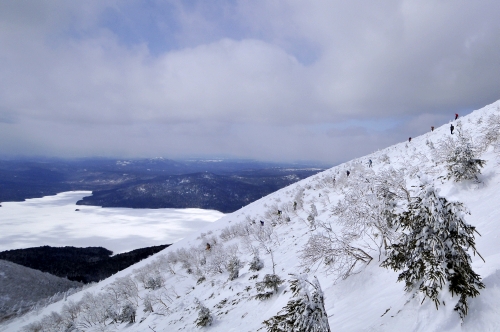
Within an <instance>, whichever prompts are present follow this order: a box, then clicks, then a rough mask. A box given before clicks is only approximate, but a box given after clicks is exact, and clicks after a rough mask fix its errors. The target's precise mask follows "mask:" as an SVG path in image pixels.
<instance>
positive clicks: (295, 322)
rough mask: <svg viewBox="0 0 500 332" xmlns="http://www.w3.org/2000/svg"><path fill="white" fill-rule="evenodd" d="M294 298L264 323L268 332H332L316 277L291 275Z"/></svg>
mask: <svg viewBox="0 0 500 332" xmlns="http://www.w3.org/2000/svg"><path fill="white" fill-rule="evenodd" d="M291 276H292V279H291V280H290V289H291V290H292V294H293V298H292V299H291V300H290V301H288V303H287V305H286V306H285V307H284V308H283V309H282V310H281V311H280V312H279V313H278V314H277V315H276V316H273V317H271V318H270V319H268V320H266V321H264V322H263V324H264V325H266V327H267V331H268V332H330V331H331V330H330V325H329V324H328V315H327V314H326V310H325V297H324V294H323V291H322V290H321V286H320V284H319V281H318V279H317V278H316V277H314V279H313V281H312V282H309V281H308V280H307V275H295V274H291ZM311 290H312V292H311Z"/></svg>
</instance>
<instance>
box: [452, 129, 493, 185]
mask: <svg viewBox="0 0 500 332" xmlns="http://www.w3.org/2000/svg"><path fill="white" fill-rule="evenodd" d="M453 145H454V146H453V148H452V149H451V151H449V153H448V156H447V158H446V163H447V168H448V178H453V179H454V180H455V181H456V182H459V181H462V180H477V175H478V174H481V167H484V165H485V164H486V161H485V160H482V159H478V158H476V155H477V154H478V151H477V149H476V148H475V147H474V145H473V144H472V139H471V138H470V137H469V136H468V135H467V134H465V133H463V132H462V131H459V132H458V138H457V140H456V141H455V142H454V144H453Z"/></svg>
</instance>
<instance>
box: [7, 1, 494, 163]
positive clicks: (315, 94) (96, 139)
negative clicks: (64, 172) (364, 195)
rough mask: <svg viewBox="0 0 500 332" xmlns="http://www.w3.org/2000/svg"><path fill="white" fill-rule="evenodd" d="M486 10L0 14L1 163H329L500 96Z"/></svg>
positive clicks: (16, 10)
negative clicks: (41, 159)
mask: <svg viewBox="0 0 500 332" xmlns="http://www.w3.org/2000/svg"><path fill="white" fill-rule="evenodd" d="M498 12H500V3H498V2H495V1H480V2H475V3H472V2H469V1H441V2H435V1H426V0H424V1H388V2H384V3H383V4H380V3H377V4H375V3H373V2H371V1H350V2H348V3H345V2H343V1H315V2H309V1H272V2H271V1H263V0H262V1H252V2H248V1H213V2H206V1H190V2H186V1H150V2H147V3H146V2H142V1H71V2H68V1H39V2H36V3H34V2H31V1H18V0H12V1H9V0H8V1H2V3H1V4H0V73H2V75H0V155H7V156H10V155H50V156H62V157H80V156H96V155H99V156H121V157H149V156H164V157H169V158H180V157H190V156H212V155H226V156H234V157H245V158H256V159H264V160H276V161H291V160H307V159H308V160H318V161H326V162H331V163H336V162H341V161H345V160H347V159H349V158H352V157H355V156H359V155H362V154H365V153H368V152H371V151H373V150H375V149H377V148H381V147H384V146H386V145H388V144H392V143H395V142H398V141H402V140H405V139H407V137H408V136H416V135H418V134H421V133H423V132H425V131H427V130H428V129H429V128H430V126H431V125H435V126H438V125H441V124H444V123H446V122H447V121H448V120H450V119H451V117H452V116H453V114H454V113H455V112H458V113H460V114H465V113H468V112H470V111H471V110H473V109H476V108H480V107H482V106H484V105H486V104H489V103H491V102H493V101H495V100H497V99H499V98H500V93H499V88H498V87H499V86H500V76H499V75H497V73H498V72H500V61H498V50H499V49H500V33H499V32H500V21H499V20H498V19H497V17H496V13H498Z"/></svg>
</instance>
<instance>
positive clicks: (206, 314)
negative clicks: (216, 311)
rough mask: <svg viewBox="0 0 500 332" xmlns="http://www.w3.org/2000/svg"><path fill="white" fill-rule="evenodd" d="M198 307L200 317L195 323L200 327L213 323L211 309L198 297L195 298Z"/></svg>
mask: <svg viewBox="0 0 500 332" xmlns="http://www.w3.org/2000/svg"><path fill="white" fill-rule="evenodd" d="M195 301H196V304H197V307H198V318H197V319H196V321H195V323H196V326H198V327H205V326H209V325H212V323H213V321H214V318H213V316H212V313H211V312H210V310H209V309H208V308H207V307H205V306H204V305H203V303H201V302H200V301H199V300H198V299H196V300H195Z"/></svg>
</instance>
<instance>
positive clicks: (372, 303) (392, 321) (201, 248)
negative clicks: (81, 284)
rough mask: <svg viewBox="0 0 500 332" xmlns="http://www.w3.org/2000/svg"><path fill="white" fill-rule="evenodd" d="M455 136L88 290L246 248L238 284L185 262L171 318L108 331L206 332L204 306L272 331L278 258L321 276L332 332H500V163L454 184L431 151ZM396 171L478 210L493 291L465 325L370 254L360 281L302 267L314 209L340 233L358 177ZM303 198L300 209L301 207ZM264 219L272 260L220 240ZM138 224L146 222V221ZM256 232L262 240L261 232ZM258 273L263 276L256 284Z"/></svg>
mask: <svg viewBox="0 0 500 332" xmlns="http://www.w3.org/2000/svg"><path fill="white" fill-rule="evenodd" d="M491 114H500V101H498V102H495V103H494V104H492V105H489V106H486V107H485V108H483V109H481V110H477V111H475V112H473V113H471V114H470V115H468V116H466V117H464V118H460V119H459V120H458V121H453V124H454V126H455V128H456V131H455V134H456V133H457V131H458V129H460V127H462V129H464V130H468V131H469V133H470V134H471V136H472V139H473V140H474V143H478V142H479V141H480V139H481V136H482V131H481V130H482V129H484V125H485V123H486V120H487V118H488V116H489V115H491ZM451 115H453V114H451ZM430 125H433V124H429V126H430ZM449 135H450V131H449V123H447V124H444V125H443V126H441V127H438V128H436V129H435V130H434V132H429V133H426V134H424V135H422V136H419V137H415V138H413V139H412V141H411V142H403V143H400V144H396V145H394V146H391V147H388V148H386V149H384V150H380V151H377V152H374V153H372V154H370V155H367V156H364V157H361V158H358V159H355V160H352V161H349V162H347V163H344V164H342V165H339V166H336V167H334V168H332V169H329V170H326V171H325V172H322V173H319V174H316V175H315V176H312V177H310V178H307V179H304V180H302V181H299V182H297V183H295V184H293V185H291V186H289V187H286V188H283V189H280V190H279V191H277V192H275V193H273V194H271V195H268V196H266V197H264V198H262V199H260V200H258V201H256V202H254V203H252V204H250V205H248V206H246V207H243V208H242V209H240V210H238V211H236V212H234V213H231V214H228V215H225V216H224V217H222V218H221V219H220V220H218V221H216V222H214V223H209V224H206V227H204V229H202V230H199V231H197V232H195V233H193V234H192V235H189V236H187V237H186V238H184V239H183V240H181V241H178V242H176V243H175V244H174V245H172V246H171V247H169V248H166V249H165V250H163V251H162V252H160V253H158V254H156V255H155V256H153V257H150V258H148V259H146V260H143V261H141V262H139V263H138V264H136V265H134V266H132V267H129V268H127V269H126V270H124V271H121V272H119V273H117V274H116V275H115V276H112V277H110V278H108V279H107V280H104V281H103V282H101V283H99V284H96V285H94V286H91V287H90V288H88V289H87V290H86V291H87V292H93V293H96V294H97V293H100V292H103V291H105V290H106V287H111V286H113V283H114V282H115V281H116V280H117V278H119V277H125V276H130V277H132V278H135V276H137V275H138V273H139V271H148V270H150V269H152V266H153V264H157V265H158V264H160V263H159V262H161V261H160V258H161V257H163V259H164V260H165V259H166V258H167V257H168V254H174V253H176V252H178V250H179V249H182V248H184V249H186V252H188V253H189V252H190V253H199V254H201V255H205V257H206V259H207V262H209V261H210V260H211V259H213V253H215V251H213V252H208V251H205V245H206V243H207V242H210V241H213V240H214V239H215V240H216V241H217V242H216V243H217V246H221V248H222V246H224V248H226V251H228V250H227V249H228V248H230V246H233V248H235V247H234V246H237V250H236V251H235V253H236V254H237V255H238V258H239V259H240V260H241V262H243V263H244V267H243V268H242V269H241V270H240V271H239V277H238V278H236V279H235V280H232V281H230V280H228V276H229V274H228V272H226V271H224V272H223V273H216V274H214V273H211V274H210V273H207V274H206V280H205V281H203V282H201V283H197V281H198V277H197V276H195V275H193V274H188V273H187V272H186V270H185V269H183V268H182V267H181V266H180V263H179V264H177V265H175V266H174V269H173V271H174V272H175V273H169V272H167V271H165V270H162V277H163V278H164V280H165V285H164V289H165V290H169V291H170V292H171V294H175V296H172V301H171V303H169V312H168V314H164V315H162V314H161V312H159V309H160V308H159V307H157V309H158V310H157V311H155V312H154V313H145V312H143V310H142V306H141V305H139V308H138V310H137V318H136V323H133V324H127V323H121V324H109V325H106V326H101V330H102V331H121V330H124V331H129V332H133V331H152V330H153V331H157V332H159V331H177V330H182V331H199V330H200V328H199V327H197V326H196V324H195V320H196V319H197V317H198V310H197V309H196V308H197V301H198V300H199V301H200V303H202V304H203V305H204V306H206V307H207V308H208V309H209V310H210V311H211V313H212V315H213V317H214V321H213V324H212V326H208V327H205V328H203V330H206V331H238V332H239V331H257V330H261V331H264V330H265V329H264V328H263V325H262V322H263V321H264V320H266V319H269V318H270V317H272V316H274V315H276V314H277V313H278V312H279V311H280V310H281V309H282V308H283V307H284V306H285V305H286V304H287V302H288V301H289V300H290V296H291V292H290V289H289V286H288V282H285V284H284V285H282V286H280V288H279V291H278V294H275V295H273V296H272V297H271V298H270V299H268V300H264V301H258V300H256V299H254V298H253V296H254V295H255V294H256V290H255V284H256V282H258V281H261V280H262V279H263V278H264V276H265V274H270V273H272V272H273V264H272V258H274V262H275V264H276V265H275V271H276V274H278V275H279V276H280V277H281V278H283V279H286V280H289V279H290V276H289V274H290V273H295V274H297V273H304V272H307V273H308V275H309V276H310V277H311V278H312V277H313V276H314V275H316V276H317V277H318V280H319V282H320V284H321V288H322V289H323V292H324V295H325V309H326V312H327V314H328V317H329V324H330V327H331V330H332V331H390V332H392V331H394V332H396V331H398V332H399V331H425V332H428V331H439V332H445V331H446V332H448V331H450V332H451V331H453V332H458V331H500V320H499V319H498V317H499V314H500V241H499V235H500V227H498V220H499V216H500V206H499V205H500V204H499V202H500V190H499V189H500V173H499V172H498V162H499V155H498V152H497V151H495V150H494V149H493V147H491V146H490V147H489V148H487V149H485V150H484V151H483V153H482V154H481V155H480V158H481V159H484V160H486V161H487V162H486V165H485V167H484V168H483V169H482V170H481V172H482V174H481V175H479V180H480V181H481V182H480V183H476V182H474V181H463V182H454V181H453V180H452V179H446V168H445V167H444V165H443V164H442V162H440V161H439V160H438V159H436V158H435V156H434V155H433V152H432V149H431V147H430V146H432V145H434V146H437V145H438V144H439V141H440V140H443V139H444V138H446V137H449ZM369 159H371V160H372V161H373V167H372V168H370V169H368V160H369ZM388 167H393V168H394V169H404V170H405V176H406V182H407V188H408V189H410V190H411V188H412V187H411V186H415V185H418V184H420V183H421V181H423V180H424V178H425V181H427V182H430V183H432V184H433V185H434V186H435V187H436V188H437V189H440V191H439V195H440V196H443V197H446V199H447V200H448V201H458V202H462V203H463V204H464V206H465V207H466V208H467V209H468V210H470V212H471V214H470V215H464V217H465V220H466V222H467V223H469V224H471V225H473V226H475V227H476V228H477V230H478V232H479V233H480V234H481V236H477V237H476V248H477V250H478V251H479V253H480V254H481V255H482V257H484V259H485V262H483V261H482V259H481V258H480V257H478V256H473V257H472V260H473V262H472V267H473V269H474V271H475V272H477V273H478V274H479V275H480V276H481V278H482V281H483V282H484V284H485V285H486V288H485V289H482V290H481V291H480V295H479V296H478V297H476V298H472V299H469V313H468V315H467V316H466V317H465V319H464V321H463V322H462V321H461V320H460V317H459V315H458V314H457V312H455V311H454V310H453V307H454V305H455V303H456V302H457V298H456V297H454V298H453V297H452V296H451V295H450V294H449V293H447V292H446V291H443V292H442V294H441V297H440V299H441V300H442V302H444V303H445V305H441V306H440V307H439V310H436V307H435V305H434V303H433V302H432V301H431V300H429V299H426V300H425V301H424V302H423V303H421V302H422V299H423V298H422V296H421V294H420V293H405V291H404V283H401V282H397V278H398V272H394V271H392V270H388V269H385V268H382V267H380V263H381V261H379V260H378V252H375V251H369V253H370V254H371V255H372V257H373V258H374V259H373V260H372V261H371V262H370V263H369V264H368V265H366V266H357V267H356V269H355V271H354V272H355V273H353V274H351V275H350V276H349V277H348V278H346V279H344V280H342V279H340V280H338V281H336V282H335V280H336V279H335V278H334V276H332V275H331V274H327V273H326V270H325V268H324V266H322V265H320V266H317V265H316V266H303V265H302V264H301V260H300V252H301V250H302V249H303V248H304V246H305V244H306V243H307V241H308V239H309V237H310V235H311V234H314V233H315V232H318V230H315V229H314V228H311V227H310V224H309V222H308V221H307V218H308V216H309V215H310V214H311V212H312V211H311V210H312V209H311V204H314V205H315V206H316V209H317V211H316V212H317V216H315V217H314V219H315V221H316V222H332V225H333V227H337V228H338V227H339V226H338V225H335V222H336V221H337V217H336V216H334V215H333V212H332V210H333V207H334V206H336V205H337V203H338V202H339V201H340V200H341V199H343V197H344V196H345V194H346V191H347V190H348V189H349V187H350V186H351V187H352V186H353V185H354V181H359V178H357V177H356V176H357V174H360V173H361V172H364V174H365V175H366V176H368V177H369V176H371V175H370V174H378V172H381V171H382V170H383V169H387V168H388ZM346 170H350V172H351V175H350V176H349V177H346ZM370 172H373V173H370ZM419 176H420V178H421V179H422V180H420V179H419ZM334 178H335V182H334V181H333V179H334ZM412 193H413V192H412ZM320 194H321V196H320ZM413 194H414V193H413ZM299 200H300V202H298V203H299V204H297V210H296V211H295V210H294V207H293V202H294V201H299ZM277 210H282V211H283V216H282V218H285V217H286V216H288V217H290V221H287V222H285V221H284V220H279V219H278V217H277V214H276V211H277ZM75 213H76V212H75ZM42 219H43V218H42ZM251 220H255V221H256V225H253V224H252V223H251ZM260 220H264V221H265V226H263V227H269V225H270V224H272V223H275V226H274V227H272V228H271V230H272V234H271V237H270V240H266V241H264V242H263V243H264V245H266V246H267V248H268V249H272V253H273V255H272V256H271V255H270V254H268V253H266V252H265V250H264V248H263V247H262V246H260V247H259V243H258V241H257V240H255V239H253V238H251V239H250V240H248V238H247V240H244V239H243V237H241V236H236V237H232V238H230V237H228V238H226V239H222V238H220V237H218V235H219V234H220V233H221V232H222V231H223V230H224V229H226V231H227V229H228V227H229V226H234V225H238V224H242V225H250V227H257V228H259V227H261V226H260V223H259V221H260ZM103 221H104V220H103ZM136 222H138V223H139V220H136ZM115 228H116V227H115ZM79 231H80V230H79ZM81 231H82V232H83V231H84V230H83V229H81ZM255 232H257V233H258V230H255ZM257 233H255V234H257ZM212 243H213V242H212ZM249 245H253V246H254V248H257V247H259V248H260V258H261V259H262V261H263V262H264V268H263V269H262V270H260V271H258V272H253V271H250V270H249V264H248V263H250V262H251V261H252V259H253V254H252V252H251V250H249V249H250V247H249ZM212 248H215V247H214V246H212ZM366 250H368V249H366ZM469 253H470V252H469ZM207 264H208V263H207ZM158 266H159V265H158ZM254 275H258V276H257V277H256V278H254V277H253V276H254ZM148 293H149V294H155V293H154V291H152V290H148V289H144V288H143V287H142V286H140V296H141V298H144V296H145V295H146V294H148ZM82 296H83V294H82V293H78V294H74V295H72V296H70V297H68V300H73V301H78V300H79V299H81V298H82ZM63 305H64V302H60V303H55V304H52V305H50V306H48V307H47V308H45V309H43V310H40V311H39V312H38V313H32V314H29V315H26V316H24V317H21V318H18V319H16V320H13V321H11V322H9V323H8V324H6V325H3V326H0V331H20V330H21V329H22V327H23V326H26V325H27V324H29V323H31V322H35V321H39V320H41V319H42V318H43V317H44V316H45V315H48V314H49V313H50V312H51V311H60V309H61V308H62V306H63ZM85 330H90V329H85Z"/></svg>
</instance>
